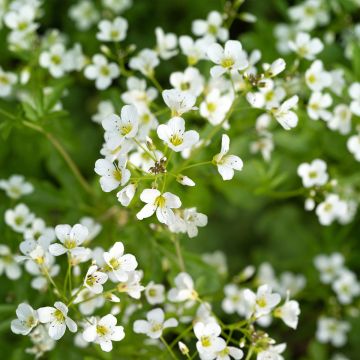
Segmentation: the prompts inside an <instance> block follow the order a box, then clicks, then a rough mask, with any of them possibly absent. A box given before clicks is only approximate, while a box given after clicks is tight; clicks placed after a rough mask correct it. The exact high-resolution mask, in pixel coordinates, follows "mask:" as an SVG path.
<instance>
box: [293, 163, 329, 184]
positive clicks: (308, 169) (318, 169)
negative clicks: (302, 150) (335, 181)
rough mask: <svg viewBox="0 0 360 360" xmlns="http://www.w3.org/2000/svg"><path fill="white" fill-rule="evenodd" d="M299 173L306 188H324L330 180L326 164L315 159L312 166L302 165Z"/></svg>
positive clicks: (298, 170)
mask: <svg viewBox="0 0 360 360" xmlns="http://www.w3.org/2000/svg"><path fill="white" fill-rule="evenodd" d="M297 173H298V175H299V176H300V177H301V179H302V183H303V185H304V186H305V187H306V188H310V187H313V186H323V185H325V184H326V183H327V181H328V179H329V175H328V173H327V165H326V162H325V161H324V160H321V159H315V160H313V161H312V162H311V163H310V164H308V163H302V164H300V165H299V167H298V169H297Z"/></svg>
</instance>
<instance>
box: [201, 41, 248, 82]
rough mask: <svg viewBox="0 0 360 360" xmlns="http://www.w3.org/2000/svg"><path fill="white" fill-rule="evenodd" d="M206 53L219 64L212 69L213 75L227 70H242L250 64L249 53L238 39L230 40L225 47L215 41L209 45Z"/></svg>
mask: <svg viewBox="0 0 360 360" xmlns="http://www.w3.org/2000/svg"><path fill="white" fill-rule="evenodd" d="M206 53H207V56H208V57H209V59H210V60H211V61H212V62H213V63H215V64H217V65H215V66H213V67H212V68H211V69H210V74H211V76H212V77H215V78H216V77H219V76H221V75H223V74H224V73H225V72H232V71H234V72H235V71H241V70H244V69H246V68H247V67H248V66H249V63H248V60H247V55H246V53H245V51H243V50H242V46H241V43H240V41H237V40H228V41H227V42H226V43H225V47H224V48H223V47H222V46H221V45H219V44H217V43H214V44H212V45H210V46H209V48H208V50H207V52H206Z"/></svg>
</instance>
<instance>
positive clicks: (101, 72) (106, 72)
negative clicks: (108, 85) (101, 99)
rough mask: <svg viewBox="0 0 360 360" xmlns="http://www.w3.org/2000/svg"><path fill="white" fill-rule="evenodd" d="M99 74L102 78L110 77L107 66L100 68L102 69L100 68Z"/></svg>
mask: <svg viewBox="0 0 360 360" xmlns="http://www.w3.org/2000/svg"><path fill="white" fill-rule="evenodd" d="M100 74H101V75H102V76H105V77H107V76H109V75H110V70H109V68H108V67H107V66H102V67H101V68H100Z"/></svg>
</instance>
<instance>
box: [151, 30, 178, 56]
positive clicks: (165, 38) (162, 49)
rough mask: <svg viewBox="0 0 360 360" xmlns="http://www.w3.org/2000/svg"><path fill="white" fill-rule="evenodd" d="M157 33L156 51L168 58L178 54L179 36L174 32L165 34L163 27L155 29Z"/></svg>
mask: <svg viewBox="0 0 360 360" xmlns="http://www.w3.org/2000/svg"><path fill="white" fill-rule="evenodd" d="M155 35H156V51H157V52H158V54H159V56H160V57H161V58H162V59H164V60H168V59H170V58H172V57H173V56H175V55H176V54H177V50H176V47H177V37H176V35H175V34H173V33H167V34H165V32H164V30H163V29H162V28H161V27H157V28H156V29H155Z"/></svg>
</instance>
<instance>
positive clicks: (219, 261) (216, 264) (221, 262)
mask: <svg viewBox="0 0 360 360" xmlns="http://www.w3.org/2000/svg"><path fill="white" fill-rule="evenodd" d="M202 260H203V261H204V262H205V263H206V264H208V265H210V266H212V267H213V268H214V269H216V271H217V272H218V273H219V274H220V275H222V276H223V275H226V274H227V273H228V266H227V261H226V255H225V254H224V253H223V252H222V251H220V250H216V251H214V252H211V253H205V254H203V255H202Z"/></svg>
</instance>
